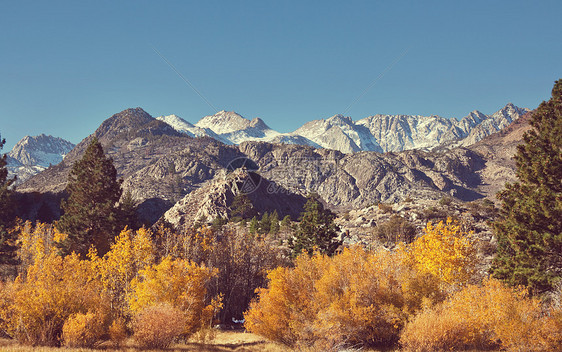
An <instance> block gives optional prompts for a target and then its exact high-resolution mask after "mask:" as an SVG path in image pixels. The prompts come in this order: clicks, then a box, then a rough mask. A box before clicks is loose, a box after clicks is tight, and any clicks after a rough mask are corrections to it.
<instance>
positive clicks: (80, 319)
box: [62, 312, 105, 348]
mask: <svg viewBox="0 0 562 352" xmlns="http://www.w3.org/2000/svg"><path fill="white" fill-rule="evenodd" d="M104 325H105V323H104V317H103V316H102V315H101V314H99V313H92V312H88V313H86V314H83V313H76V314H72V315H71V316H70V317H69V318H68V319H67V320H66V322H65V323H64V326H63V327H62V340H63V341H64V345H65V346H67V347H90V348H91V347H94V345H96V344H97V343H99V342H101V341H100V340H101V337H102V335H103V334H104V333H105V326H104Z"/></svg>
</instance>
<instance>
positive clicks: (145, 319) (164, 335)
mask: <svg viewBox="0 0 562 352" xmlns="http://www.w3.org/2000/svg"><path fill="white" fill-rule="evenodd" d="M185 324H186V317H185V315H184V313H183V312H182V311H181V310H180V309H178V308H174V307H173V306H171V305H170V304H167V303H160V304H157V305H151V306H147V307H145V308H143V309H141V310H140V311H138V313H137V314H136V315H135V316H134V319H133V338H134V340H135V341H136V342H137V343H138V344H139V346H140V347H142V348H167V347H168V346H170V344H171V343H172V342H173V341H174V339H176V338H178V337H179V336H180V335H182V334H183V332H184V331H185Z"/></svg>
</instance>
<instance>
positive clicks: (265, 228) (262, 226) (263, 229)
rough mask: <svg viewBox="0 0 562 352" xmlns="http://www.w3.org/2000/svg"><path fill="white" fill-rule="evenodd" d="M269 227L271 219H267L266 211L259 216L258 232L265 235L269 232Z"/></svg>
mask: <svg viewBox="0 0 562 352" xmlns="http://www.w3.org/2000/svg"><path fill="white" fill-rule="evenodd" d="M270 228H271V221H270V220H269V213H268V212H267V211H266V212H265V213H263V215H262V216H261V220H260V223H259V225H258V233H260V234H261V235H265V234H266V233H269V229H270Z"/></svg>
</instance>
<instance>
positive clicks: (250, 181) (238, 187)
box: [163, 168, 306, 227]
mask: <svg viewBox="0 0 562 352" xmlns="http://www.w3.org/2000/svg"><path fill="white" fill-rule="evenodd" d="M236 195H245V196H246V197H248V199H249V200H250V202H251V204H252V206H253V208H254V209H255V210H256V211H257V212H258V213H264V212H269V213H271V212H273V211H277V213H278V214H279V215H280V216H281V217H284V216H286V215H289V216H291V217H292V218H293V219H296V218H297V217H298V215H299V214H300V213H301V211H302V209H303V206H304V204H305V201H306V199H305V197H303V196H300V195H297V194H292V193H290V192H288V191H287V190H285V189H281V188H279V187H275V186H274V184H273V183H271V182H270V181H269V180H267V179H265V178H263V177H261V176H260V175H259V174H257V173H255V172H251V171H248V170H246V169H244V168H239V169H235V170H233V171H231V172H228V171H227V170H221V171H220V172H218V173H217V174H216V175H215V177H214V178H213V179H211V180H209V181H207V182H205V183H204V184H202V185H201V186H200V187H199V188H198V189H196V190H194V191H193V192H191V193H189V194H188V195H186V196H185V197H184V198H183V199H181V200H180V201H179V202H177V203H176V204H175V205H174V206H173V207H172V208H171V209H170V210H168V211H167V212H166V213H165V214H164V216H163V219H164V220H166V221H167V222H169V223H171V224H172V225H174V226H177V227H182V226H192V225H193V224H194V223H195V222H196V221H198V220H200V219H206V221H208V222H211V221H212V220H214V219H216V218H225V219H226V218H230V216H231V212H232V203H233V201H234V198H235V196H236Z"/></svg>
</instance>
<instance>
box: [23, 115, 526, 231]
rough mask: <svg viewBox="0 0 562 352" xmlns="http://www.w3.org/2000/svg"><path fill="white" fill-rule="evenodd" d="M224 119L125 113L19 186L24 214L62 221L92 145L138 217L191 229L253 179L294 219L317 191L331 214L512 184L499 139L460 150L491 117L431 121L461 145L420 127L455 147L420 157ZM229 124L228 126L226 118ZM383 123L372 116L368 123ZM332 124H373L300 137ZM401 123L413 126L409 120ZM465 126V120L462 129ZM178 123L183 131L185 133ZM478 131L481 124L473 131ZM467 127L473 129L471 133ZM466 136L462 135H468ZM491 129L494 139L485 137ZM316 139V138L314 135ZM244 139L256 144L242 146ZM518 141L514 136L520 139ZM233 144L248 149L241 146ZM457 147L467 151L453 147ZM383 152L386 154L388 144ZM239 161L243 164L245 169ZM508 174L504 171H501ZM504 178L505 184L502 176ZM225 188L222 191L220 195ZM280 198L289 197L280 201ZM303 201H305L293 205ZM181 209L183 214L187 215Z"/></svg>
mask: <svg viewBox="0 0 562 352" xmlns="http://www.w3.org/2000/svg"><path fill="white" fill-rule="evenodd" d="M524 111H526V110H524V109H519V108H516V107H514V106H511V105H508V106H507V107H506V108H504V109H502V110H500V112H498V113H496V114H494V115H495V116H496V117H495V118H497V121H496V122H495V123H492V122H490V123H489V125H490V126H492V127H493V128H496V127H497V128H499V127H500V126H501V123H502V122H501V121H502V116H503V118H505V119H517V120H518V123H519V120H520V121H522V122H521V123H519V125H521V126H524V125H525V123H524V121H526V120H527V119H528V116H529V115H530V114H529V113H527V114H526V115H525V117H524V118H521V113H523V112H524ZM220 114H222V115H220V116H217V115H213V116H208V117H205V118H203V119H202V120H201V121H199V122H198V123H197V124H195V125H191V124H188V123H185V121H183V122H182V120H180V119H179V118H177V117H170V116H167V117H160V118H153V117H152V116H150V115H149V114H148V113H147V112H145V111H144V110H143V109H141V108H134V109H127V110H124V111H122V112H120V113H117V114H115V115H113V116H111V117H110V118H108V119H107V120H105V121H104V122H103V123H102V124H101V125H100V127H99V128H98V129H97V130H96V131H95V132H94V133H93V134H91V135H90V136H88V137H87V138H85V139H84V140H82V141H81V142H80V143H79V144H78V145H76V146H75V147H74V148H73V149H72V150H71V151H70V152H69V153H68V154H66V156H65V157H64V159H63V160H62V162H61V163H59V164H58V165H55V166H52V167H49V168H47V169H46V170H44V171H43V172H41V173H39V174H38V175H36V176H34V177H32V178H30V179H29V180H27V181H26V182H24V183H23V184H21V185H19V186H18V187H17V191H18V193H19V196H20V198H21V199H20V204H22V209H20V216H21V217H22V218H24V219H34V218H38V217H39V218H40V217H41V215H40V214H49V216H50V217H52V218H57V217H58V216H59V215H60V213H59V212H60V209H59V207H58V202H59V201H60V199H61V198H62V197H64V189H65V186H66V180H67V177H68V173H69V171H70V169H71V167H72V164H73V163H74V162H75V161H77V160H78V159H79V158H80V157H81V156H82V154H83V153H84V151H85V149H86V147H87V145H88V144H89V143H90V141H91V139H92V138H94V137H96V138H97V139H98V140H99V141H100V142H101V143H102V145H103V147H104V150H105V152H106V154H108V155H109V156H110V157H111V158H113V160H114V164H115V167H116V169H117V172H118V176H119V177H120V178H123V180H124V181H123V188H124V189H125V190H128V191H130V192H131V194H132V196H133V198H134V199H135V200H136V201H137V203H138V204H139V208H138V209H139V215H140V217H141V219H142V220H143V221H145V222H146V223H154V222H155V221H157V220H158V219H159V218H161V216H162V215H163V214H164V213H165V212H166V211H168V210H169V209H170V208H171V207H173V206H174V205H175V204H176V205H177V206H176V207H174V211H173V216H172V215H170V214H168V215H170V216H168V218H169V220H173V222H176V223H185V222H186V221H183V220H182V218H184V220H185V219H187V221H190V219H191V220H193V219H194V218H196V214H193V211H197V212H199V211H201V209H205V211H204V212H205V215H211V216H213V214H219V215H220V214H222V213H224V211H225V210H224V206H227V207H228V204H227V203H228V199H232V197H231V195H232V193H233V192H232V191H228V189H232V187H238V186H237V185H238V184H239V183H240V182H243V180H244V179H248V177H251V178H255V177H257V179H259V180H261V181H260V184H262V185H267V187H266V188H265V190H264V189H263V188H262V189H261V190H259V192H261V193H260V194H261V195H262V196H261V197H257V199H254V200H252V202H254V203H255V204H254V206H255V207H256V209H257V210H258V211H264V210H267V211H271V210H272V209H275V210H278V212H279V213H286V214H288V213H289V212H288V209H290V208H291V206H292V205H296V204H297V203H298V204H301V206H302V199H303V198H302V197H303V196H305V195H307V194H308V193H310V192H315V193H317V194H318V195H319V196H320V197H321V198H322V199H323V201H324V202H325V203H326V204H327V205H328V206H330V207H331V208H333V209H342V210H343V209H354V208H355V209H356V208H361V207H365V206H368V205H370V204H374V203H378V202H397V201H401V200H404V199H408V198H409V199H414V200H415V199H426V200H438V199H440V198H442V197H444V196H451V197H455V198H457V199H459V200H465V201H466V200H474V199H479V198H482V197H486V196H491V195H493V193H492V192H493V189H492V188H490V187H489V185H490V184H491V183H494V182H500V181H499V180H501V182H500V183H501V184H500V185H499V186H498V187H500V186H501V185H503V183H504V182H506V181H511V180H512V178H513V172H512V171H513V163H512V161H511V160H508V159H505V160H503V161H501V162H498V163H496V162H495V161H494V160H495V158H496V154H497V150H500V149H501V147H499V146H501V145H502V144H503V143H504V139H505V138H504V137H502V136H499V137H498V134H497V133H496V134H494V135H492V136H490V137H486V138H484V139H483V140H482V141H480V142H478V143H476V144H474V145H470V146H468V147H466V146H464V145H462V144H463V141H465V142H466V141H468V139H467V138H469V137H470V136H471V135H473V136H476V137H474V138H477V136H478V135H479V133H481V132H478V133H476V132H474V131H478V129H479V127H478V126H483V127H482V128H484V127H485V126H484V125H483V122H485V121H492V117H488V118H484V115H478V114H474V116H472V115H471V116H472V117H470V118H465V119H462V120H460V121H456V122H455V121H451V122H446V121H445V122H439V121H441V120H440V118H430V119H429V120H428V121H433V120H435V121H434V123H435V126H445V125H447V126H453V125H454V126H456V128H449V129H448V130H447V131H448V132H447V133H449V134H450V135H455V133H456V135H458V136H461V137H462V136H464V137H463V138H462V139H456V140H455V139H452V140H451V139H447V138H445V137H444V136H445V134H446V133H445V132H439V130H437V132H435V130H431V129H429V127H427V126H428V125H431V126H433V125H432V124H428V123H427V121H426V122H424V123H422V122H420V121H421V120H420V121H418V123H417V124H416V126H417V127H416V129H415V130H416V131H418V136H419V132H420V131H422V130H423V128H421V127H420V126H422V125H425V126H426V127H427V134H428V135H431V136H434V137H435V136H438V137H440V140H441V141H444V140H447V141H449V144H448V145H446V146H445V147H443V148H434V150H433V151H429V150H421V149H414V150H405V151H400V152H387V153H379V152H376V151H359V152H356V153H343V152H341V151H339V150H334V149H327V148H320V149H318V148H314V147H311V146H308V145H298V144H289V143H285V144H283V143H270V142H264V141H262V139H267V138H272V140H275V138H277V137H282V136H283V135H282V134H276V135H275V133H276V132H274V131H271V130H270V129H268V128H267V125H265V123H263V121H261V120H260V119H254V120H247V119H244V118H242V117H241V116H239V115H238V114H235V113H228V112H221V113H220ZM494 115H492V116H494ZM221 116H223V117H226V118H225V119H221V118H219V117H221ZM380 119H382V118H380ZM375 120H376V119H374V118H373V119H371V120H370V121H375ZM398 120H399V119H398ZM398 120H394V121H398ZM414 120H415V119H412V120H411V121H414ZM328 121H329V123H334V124H335V123H336V122H338V123H340V124H347V125H348V126H350V130H347V131H346V133H343V131H344V130H343V129H341V128H340V130H341V131H342V133H341V134H340V135H344V136H350V135H352V133H351V130H352V129H351V127H353V126H355V127H354V128H355V129H353V131H357V130H359V131H360V130H361V129H360V128H357V126H359V127H361V126H363V128H365V129H368V125H369V124H366V123H365V124H359V122H356V123H354V122H353V121H351V119H348V118H343V117H338V118H335V117H334V118H331V119H328V120H319V121H313V122H311V123H309V124H306V125H305V126H303V127H302V128H301V129H299V130H301V131H303V130H305V129H304V128H305V127H306V129H307V130H309V131H310V130H313V129H312V128H311V126H313V125H314V124H319V125H326V124H327V123H328ZM360 121H363V120H360ZM365 121H366V120H365ZM403 121H408V118H404V119H403ZM411 121H410V122H411ZM436 121H437V122H436ZM461 121H464V122H463V123H462V124H461V123H460V122H461ZM471 121H472V122H471ZM478 121H479V122H478ZM438 122H439V123H438ZM476 122H478V123H477V124H476ZM412 123H413V122H412ZM448 124H450V125H448ZM180 125H181V126H182V128H183V130H181V129H180V128H179V126H180ZM472 125H474V126H473V127H471V128H469V127H470V126H472ZM394 126H395V127H394V128H390V129H389V131H394V133H395V134H397V133H398V132H400V133H401V134H402V135H404V136H411V137H412V138H410V139H408V140H416V138H417V137H416V138H413V136H416V134H414V133H413V132H412V131H413V130H414V129H413V128H410V129H409V130H406V129H405V127H404V126H405V125H402V124H394ZM459 126H461V127H462V126H465V127H463V128H464V129H463V128H461V127H459ZM330 129H332V128H330ZM330 129H328V130H327V131H329V130H330ZM459 130H460V131H464V132H462V134H461V132H459ZM484 130H485V131H486V132H485V133H488V130H487V129H484ZM210 131H212V133H214V134H216V135H217V136H218V137H219V138H222V139H226V140H227V141H228V142H229V144H225V143H222V142H220V139H219V138H216V137H215V138H211V137H210V136H209V135H210V134H211V132H210ZM363 131H364V130H363ZM500 134H501V133H500ZM274 135H275V136H274ZM324 135H325V134H324ZM507 135H509V134H507ZM507 135H506V136H507ZM194 136H195V137H197V138H194ZM293 137H294V136H293ZM309 137H311V138H312V133H310V134H309ZM360 137H361V138H362V137H364V136H363V135H361V136H360ZM244 138H255V139H256V140H253V141H243V142H240V141H242V140H243V139H244ZM302 138H306V137H302ZM349 138H350V139H351V137H349ZM361 138H359V139H358V140H361ZM490 138H491V139H490ZM494 138H495V139H494ZM506 138H507V137H506ZM516 139H517V138H512V140H513V141H515V140H516ZM316 140H317V141H320V140H321V139H320V138H316ZM486 140H492V141H493V142H491V143H492V145H486V144H484V143H483V142H485V141H486ZM234 141H236V142H240V144H238V145H234ZM361 141H365V142H361V143H359V145H361V146H367V145H368V144H367V142H368V141H371V143H372V145H375V143H374V142H376V138H375V141H373V140H369V139H367V138H365V139H363V140H361ZM354 143H355V142H354ZM420 143H421V142H420ZM455 143H456V144H460V145H459V146H455V145H454V144H455ZM466 143H468V142H466ZM377 144H378V145H379V146H381V143H379V142H377ZM512 144H513V145H512ZM512 144H509V146H508V147H506V148H507V149H506V150H505V151H504V152H503V154H505V155H513V152H514V150H515V145H516V144H514V143H512ZM355 145H356V146H357V145H358V143H355ZM383 145H385V144H384V143H383ZM404 145H406V144H404ZM443 145H444V144H437V146H443ZM474 146H478V148H476V147H474ZM381 148H382V147H381ZM508 149H509V150H508ZM503 154H502V155H503ZM240 160H242V161H243V162H242V163H240V162H238V161H240ZM510 163H511V164H510ZM249 165H251V167H250V169H251V170H250V171H251V174H249V175H245V174H244V175H241V176H239V177H238V178H237V180H238V181H236V182H233V181H232V178H231V177H229V176H228V175H229V174H230V173H232V172H233V169H238V168H240V167H241V166H244V167H247V166H249ZM233 166H234V167H233ZM500 167H501V168H503V169H501V170H500ZM500 174H502V175H504V176H505V177H499V175H500ZM250 175H251V176H250ZM199 189H207V190H209V191H211V193H212V192H214V193H213V194H210V193H209V192H203V193H205V194H210V196H209V197H203V195H201V197H196V195H197V194H199V193H200V192H199V193H198V192H194V191H196V190H199ZM219 189H220V190H223V191H216V190H219ZM217 192H218V193H217ZM225 192H226V193H225ZM229 192H230V193H229ZM229 194H230V196H229ZM281 194H286V195H288V196H287V197H281V196H280V195H281ZM197 198H200V199H197ZM203 198H204V199H208V200H209V202H211V203H213V202H214V203H213V204H219V205H220V207H223V208H221V209H223V210H220V209H218V210H217V209H215V208H216V207H215V206H214V205H213V206H210V205H209V204H207V205H205V204H201V202H200V201H201V199H203ZM295 200H299V201H298V202H296V203H295ZM225 202H226V203H225ZM291 202H293V203H294V204H291ZM182 204H184V205H185V207H183V208H182ZM213 207H215V208H213ZM211 208H212V209H211ZM219 210H220V211H219ZM221 212H222V213H221ZM221 216H222V215H221ZM208 220H209V221H210V220H212V219H208Z"/></svg>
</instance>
